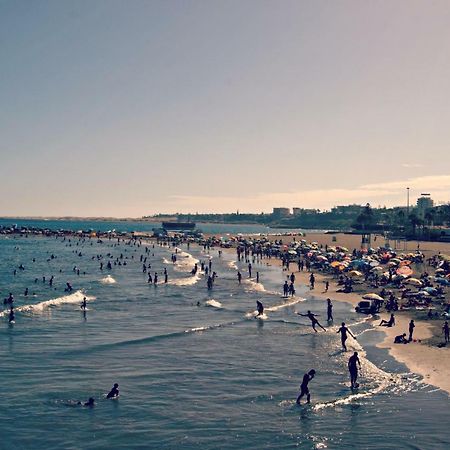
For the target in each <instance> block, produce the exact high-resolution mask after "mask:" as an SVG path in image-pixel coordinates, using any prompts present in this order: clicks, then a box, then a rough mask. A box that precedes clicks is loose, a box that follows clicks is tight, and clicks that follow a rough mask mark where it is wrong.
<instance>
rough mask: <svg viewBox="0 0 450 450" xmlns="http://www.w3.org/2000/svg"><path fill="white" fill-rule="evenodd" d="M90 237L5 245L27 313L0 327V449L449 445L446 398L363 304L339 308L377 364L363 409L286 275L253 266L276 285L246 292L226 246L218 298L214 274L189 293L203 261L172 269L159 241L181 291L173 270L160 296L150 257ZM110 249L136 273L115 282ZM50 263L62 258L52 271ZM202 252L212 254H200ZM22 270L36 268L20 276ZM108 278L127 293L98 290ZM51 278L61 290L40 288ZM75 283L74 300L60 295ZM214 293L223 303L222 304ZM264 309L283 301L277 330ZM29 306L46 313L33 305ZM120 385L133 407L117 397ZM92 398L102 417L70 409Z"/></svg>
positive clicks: (5, 263) (366, 373)
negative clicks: (289, 293)
mask: <svg viewBox="0 0 450 450" xmlns="http://www.w3.org/2000/svg"><path fill="white" fill-rule="evenodd" d="M76 243H77V241H76V240H72V243H71V244H72V246H68V243H67V241H66V242H63V241H62V240H61V239H58V240H57V239H54V238H32V237H29V238H24V237H21V238H18V239H14V238H12V237H11V236H9V237H0V255H1V258H0V294H1V296H2V298H3V297H6V296H7V295H8V293H9V292H13V293H14V295H15V304H16V309H17V310H18V312H17V314H16V323H15V324H14V325H8V322H7V318H6V317H2V318H1V319H0V320H1V323H0V325H1V326H0V343H1V344H0V361H1V373H2V381H3V382H2V383H1V386H0V398H1V408H0V437H1V439H0V448H2V449H3V448H5V449H60V448H67V449H146V448H206V449H216V448H230V449H241V448H251V449H262V448H291V447H294V446H297V447H298V448H304V449H310V448H331V449H334V448H355V449H361V448H386V449H398V448H411V449H413V448H416V449H434V448H436V449H442V448H448V447H449V445H450V433H449V427H448V423H449V419H450V413H449V401H448V400H449V399H448V395H447V394H445V393H443V392H441V391H439V390H436V389H435V388H431V387H429V386H426V385H425V384H423V383H421V382H420V379H419V377H416V376H414V375H412V374H408V373H407V369H406V368H405V367H404V366H401V365H399V364H397V363H396V362H395V361H394V360H393V359H392V358H390V357H389V356H388V355H387V353H386V352H385V351H382V350H380V349H377V348H376V347H375V344H376V342H377V341H378V340H379V339H380V336H379V335H378V333H377V332H374V331H371V328H370V326H369V325H368V324H367V323H365V322H364V321H363V320H362V319H363V317H361V316H357V315H356V314H354V313H353V312H352V308H351V307H350V305H347V304H343V303H338V302H335V310H334V315H335V323H339V322H341V321H342V320H344V321H347V322H348V323H349V324H350V326H351V329H352V330H353V331H354V332H355V333H356V334H358V335H359V336H358V343H359V344H358V343H350V346H353V345H355V347H354V348H355V349H357V350H358V351H359V352H360V354H361V355H363V358H362V359H363V371H362V377H361V380H360V381H361V389H360V391H359V393H360V394H363V395H366V396H365V397H364V396H362V397H360V398H354V399H353V401H352V400H351V399H352V397H350V396H351V395H352V393H351V391H350V390H349V388H348V373H347V370H346V361H347V359H348V356H349V355H350V353H347V354H342V353H341V352H340V351H339V347H340V342H339V339H338V336H337V334H336V333H335V332H334V331H335V328H334V329H333V328H330V329H329V330H328V332H327V333H323V332H322V333H318V334H314V333H313V332H312V330H311V328H310V327H309V325H308V323H307V321H306V320H305V318H302V317H299V316H297V315H295V314H294V311H297V310H299V311H302V312H304V311H306V310H307V309H312V310H313V311H317V312H318V313H321V314H324V311H325V308H324V305H323V304H322V303H323V302H322V301H319V300H314V299H313V298H311V297H309V298H308V299H307V300H304V301H302V299H301V298H297V299H295V300H294V302H295V301H298V302H297V303H295V304H292V305H291V306H286V307H281V308H278V306H282V305H283V304H284V303H286V302H285V301H284V300H283V299H281V298H280V296H279V294H278V293H277V291H279V290H280V285H281V283H282V281H283V277H284V275H283V274H281V273H280V269H279V268H273V267H268V266H266V265H258V264H255V265H254V271H256V270H259V272H260V274H261V282H262V283H263V285H264V289H265V290H264V291H262V290H261V288H260V287H258V285H256V284H255V283H251V282H244V283H243V284H242V285H241V286H238V284H237V281H236V270H235V269H234V268H233V257H232V256H233V255H229V254H223V256H222V257H221V258H219V257H218V254H217V251H216V250H212V251H211V256H212V257H213V259H212V262H213V270H215V271H216V272H217V273H218V275H219V278H218V280H217V282H216V285H215V286H214V289H213V291H212V292H211V293H208V291H207V289H206V285H205V280H204V278H203V277H200V279H199V280H198V281H197V282H196V283H195V284H191V285H186V284H185V282H186V280H188V279H189V274H188V273H187V270H189V269H190V268H191V265H192V263H193V261H194V260H193V259H191V258H181V257H179V262H183V261H186V264H185V265H184V266H183V265H181V266H175V267H174V266H173V265H172V264H170V263H169V264H166V263H165V262H164V261H167V260H170V255H171V251H170V250H168V249H166V248H159V247H157V248H155V249H151V252H153V251H154V256H150V257H149V260H150V261H151V263H152V272H154V271H155V270H157V271H158V272H161V271H162V268H163V267H167V268H168V271H169V284H168V285H164V283H163V277H162V276H161V275H160V278H159V281H160V284H159V285H158V286H157V287H154V286H149V285H148V284H147V282H146V280H147V277H146V275H145V274H143V273H142V269H141V263H140V262H139V257H140V255H141V254H143V247H141V248H137V247H136V246H125V245H124V244H121V245H120V246H114V245H115V243H114V242H113V241H112V242H105V243H103V244H97V243H96V241H95V240H93V241H87V242H86V243H84V244H81V243H79V245H78V246H77V245H76ZM91 243H92V245H91ZM183 250H184V251H186V248H185V247H184V248H183ZM74 251H76V252H79V251H81V252H82V256H81V257H80V256H77V253H76V252H74ZM108 252H110V253H112V254H113V255H114V257H116V256H119V255H120V253H123V255H124V258H128V259H127V261H128V265H127V266H113V269H112V270H111V271H110V272H108V271H107V270H106V269H105V270H104V271H103V272H101V271H100V270H99V263H98V261H97V260H92V259H91V258H92V256H95V255H97V254H100V253H101V254H103V255H106V254H107V253H108ZM52 253H53V254H54V255H56V256H57V258H55V259H53V260H51V259H50V261H47V259H48V258H49V256H50V255H51V254H52ZM189 253H190V254H191V255H192V257H193V258H196V259H199V260H200V259H203V260H206V258H207V255H205V254H204V253H202V251H201V250H200V249H199V248H194V247H193V246H191V249H190V250H189ZM132 255H134V259H131V256H132ZM32 258H36V261H35V262H34V263H33V262H32ZM20 264H23V265H24V266H25V270H24V271H18V273H17V275H16V276H15V277H14V276H13V273H12V272H13V269H14V267H17V266H19V265H20ZM74 266H78V267H79V268H80V270H81V274H80V276H77V275H76V273H74V272H73V271H72V269H73V267H74ZM60 269H61V270H62V272H61V273H60V272H59V270H60ZM84 271H85V272H86V274H85V275H83V272H84ZM242 272H243V273H245V268H244V267H243V269H242ZM108 273H109V274H110V275H111V276H112V277H113V279H114V280H116V283H115V284H105V283H102V282H101V281H100V280H104V278H105V277H106V275H107V274H108ZM52 274H53V275H54V276H55V284H54V288H56V289H51V288H50V287H49V286H48V284H43V283H42V281H41V277H42V276H43V275H45V276H46V277H47V279H48V277H49V276H50V275H52ZM35 278H39V280H38V282H37V283H34V279H35ZM180 280H181V281H180ZM66 281H69V282H71V283H72V285H73V286H74V289H75V293H74V294H72V295H71V296H70V297H65V298H63V299H61V297H63V296H65V295H66V296H67V294H66V293H64V285H65V283H66ZM25 287H28V288H29V290H30V296H28V297H24V296H23V292H24V290H25ZM79 290H83V292H78V291H79ZM33 292H35V293H36V296H35V297H33V296H31V294H32V293H33ZM303 294H304V293H302V292H300V297H301V296H302V295H303ZM83 295H87V296H88V298H89V299H90V300H89V301H88V311H87V313H86V318H84V317H83V314H82V312H81V310H80V308H79V303H80V301H81V299H82V297H83ZM308 296H309V294H308ZM94 297H95V299H94ZM50 299H57V300H55V301H54V302H53V303H54V304H53V306H50V305H48V304H46V305H45V304H44V306H39V305H42V302H44V301H47V300H50ZM211 299H214V300H216V301H217V302H220V304H221V305H222V307H221V308H217V307H213V306H208V305H207V303H206V302H207V301H208V300H211ZM256 299H262V302H263V303H264V305H265V306H266V308H269V309H270V308H271V307H272V310H269V311H267V319H266V320H263V321H262V320H255V319H253V318H249V317H247V316H246V315H247V313H249V312H252V311H254V309H255V301H256ZM197 302H200V306H196V304H197ZM294 302H292V303H294ZM30 304H34V305H38V306H37V307H34V308H28V310H22V311H20V309H21V307H22V308H23V307H24V305H30ZM216 306H218V305H217V304H216ZM273 307H274V308H273ZM277 308H278V309H277ZM322 320H323V319H322ZM360 346H362V347H360ZM311 368H315V369H316V370H317V376H316V378H315V379H314V380H313V381H312V382H311V385H310V389H311V393H312V401H313V406H312V407H303V406H302V407H298V406H296V405H294V401H295V398H296V394H297V388H298V385H299V384H300V382H301V378H302V376H303V373H304V372H305V371H308V370H309V369H311ZM115 382H117V383H119V384H120V390H121V396H120V398H119V399H118V400H106V399H104V398H103V396H104V394H105V393H107V392H108V391H109V389H110V388H111V386H112V384H113V383H115ZM90 396H94V397H95V398H96V400H97V405H96V407H95V408H93V409H88V408H84V407H77V406H68V404H69V403H70V402H72V401H77V400H83V401H86V400H87V398H88V397H90ZM328 402H330V403H328Z"/></svg>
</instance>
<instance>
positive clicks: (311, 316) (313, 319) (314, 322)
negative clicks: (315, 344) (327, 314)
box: [297, 310, 327, 333]
mask: <svg viewBox="0 0 450 450" xmlns="http://www.w3.org/2000/svg"><path fill="white" fill-rule="evenodd" d="M297 314H298V315H299V316H303V317H308V318H309V320H310V321H311V326H312V328H313V330H314V331H315V332H316V333H317V330H316V325H318V326H319V327H320V328H322V330H323V331H327V330H325V328H324V327H323V326H322V325H320V323H319V321H318V320H317V319H316V317H319V316H318V315H317V314H313V313H312V312H311V311H309V310H308V312H307V313H306V314H302V313H299V312H298V313H297Z"/></svg>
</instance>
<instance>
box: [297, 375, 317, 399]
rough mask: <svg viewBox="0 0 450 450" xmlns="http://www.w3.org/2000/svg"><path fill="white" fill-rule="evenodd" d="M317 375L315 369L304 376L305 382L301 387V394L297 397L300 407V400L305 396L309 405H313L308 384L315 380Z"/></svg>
mask: <svg viewBox="0 0 450 450" xmlns="http://www.w3.org/2000/svg"><path fill="white" fill-rule="evenodd" d="M315 374H316V371H315V370H314V369H311V370H310V371H309V372H308V373H305V375H303V381H302V384H301V385H300V394H299V396H298V397H297V401H296V403H297V405H300V400H301V399H302V397H303V396H304V395H306V401H307V403H311V394H310V393H309V389H308V383H309V382H310V381H311V380H312V379H313V378H314V376H315Z"/></svg>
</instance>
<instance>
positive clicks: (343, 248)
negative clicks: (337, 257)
mask: <svg viewBox="0 0 450 450" xmlns="http://www.w3.org/2000/svg"><path fill="white" fill-rule="evenodd" d="M337 248H339V250H340V251H341V252H348V248H347V247H337Z"/></svg>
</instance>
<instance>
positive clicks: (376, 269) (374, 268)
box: [371, 266, 384, 272]
mask: <svg viewBox="0 0 450 450" xmlns="http://www.w3.org/2000/svg"><path fill="white" fill-rule="evenodd" d="M383 270H384V269H383V268H382V267H381V266H376V267H373V268H372V269H371V272H383Z"/></svg>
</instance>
